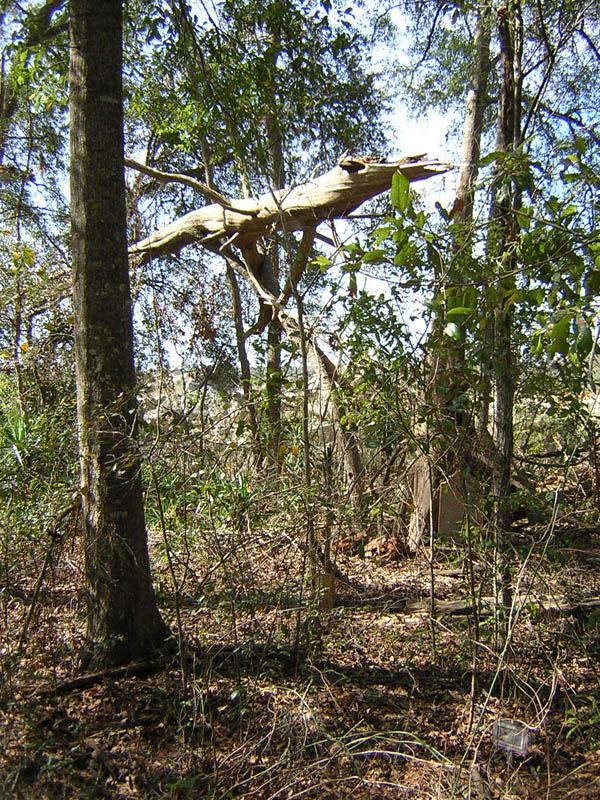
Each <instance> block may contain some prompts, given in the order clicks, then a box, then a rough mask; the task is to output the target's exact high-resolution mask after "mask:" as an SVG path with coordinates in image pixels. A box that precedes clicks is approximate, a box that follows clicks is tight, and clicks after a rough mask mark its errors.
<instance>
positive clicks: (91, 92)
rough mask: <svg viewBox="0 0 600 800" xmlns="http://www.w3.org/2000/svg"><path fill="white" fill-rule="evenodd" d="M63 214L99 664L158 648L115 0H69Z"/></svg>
mask: <svg viewBox="0 0 600 800" xmlns="http://www.w3.org/2000/svg"><path fill="white" fill-rule="evenodd" d="M70 10H71V21H70V38H71V41H70V69H69V79H70V114H71V224H72V237H73V238H72V248H73V309H74V319H75V323H74V327H75V330H74V334H75V366H76V378H77V414H78V423H79V447H80V460H81V482H82V497H83V507H84V520H85V532H84V548H85V576H86V588H87V606H88V617H87V638H88V640H89V644H90V650H91V656H90V661H91V664H92V665H93V666H95V667H100V666H106V665H115V664H120V663H125V662H127V661H130V660H132V659H136V658H139V657H142V656H146V655H148V654H150V653H152V652H154V651H155V650H156V649H157V648H158V647H159V646H160V645H161V643H162V642H163V640H164V639H165V637H166V636H167V635H168V630H167V628H166V626H165V624H164V622H163V621H162V619H161V617H160V614H159V612H158V609H157V607H156V602H155V597H154V592H153V589H152V582H151V579H150V564H149V559H148V550H147V540H146V528H145V521H144V509H143V504H142V485H141V478H140V457H139V452H138V449H137V446H136V441H135V438H136V424H135V420H136V398H135V369H134V356H133V333H132V317H131V298H130V286H129V270H128V261H127V242H126V230H125V220H126V214H125V183H124V177H123V166H124V164H123V95H122V77H121V68H122V64H121V59H122V6H121V0H71V5H70Z"/></svg>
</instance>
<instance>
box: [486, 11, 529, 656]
mask: <svg viewBox="0 0 600 800" xmlns="http://www.w3.org/2000/svg"><path fill="white" fill-rule="evenodd" d="M498 33H499V38H500V62H501V68H502V71H501V87H500V103H499V106H498V123H497V137H496V149H497V150H499V151H504V152H509V151H513V150H516V149H517V148H518V147H519V146H520V143H521V142H520V136H521V103H522V100H521V91H522V74H521V55H522V20H521V8H520V3H519V0H513V2H512V3H511V4H510V7H503V8H501V9H499V10H498ZM498 177H499V179H500V180H501V181H502V189H501V191H498V190H496V193H495V196H494V200H493V203H492V209H491V225H492V229H491V233H492V241H491V248H490V254H491V255H494V256H495V257H496V263H497V275H496V279H497V286H498V292H497V294H498V300H497V303H496V308H495V313H494V351H493V359H492V366H493V381H494V444H495V448H496V458H495V460H494V468H493V470H492V491H493V497H494V514H493V525H494V542H495V557H496V559H497V564H496V570H495V577H496V598H497V605H498V608H499V609H501V610H502V612H503V613H502V618H501V619H500V623H501V624H500V625H499V627H498V631H499V633H500V642H499V643H500V644H503V642H504V640H505V637H506V634H507V632H508V619H507V617H508V614H509V611H510V605H511V601H512V588H511V581H510V571H509V565H508V556H507V553H506V544H505V535H506V530H507V529H508V527H509V525H510V506H509V494H510V481H511V474H512V459H513V444H514V437H513V404H514V376H513V369H514V367H513V359H512V318H513V310H512V304H511V303H510V298H511V295H512V293H513V291H514V289H515V285H514V273H515V267H516V260H515V255H514V252H513V242H514V240H515V237H516V235H517V231H518V224H517V221H516V218H515V212H516V210H517V209H518V206H519V192H518V189H517V187H516V184H515V182H514V180H513V179H512V178H509V177H508V176H505V175H502V173H501V172H500V171H499V175H498ZM494 239H495V241H494Z"/></svg>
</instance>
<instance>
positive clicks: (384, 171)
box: [129, 155, 451, 262]
mask: <svg viewBox="0 0 600 800" xmlns="http://www.w3.org/2000/svg"><path fill="white" fill-rule="evenodd" d="M129 164H130V165H131V166H134V165H135V162H131V161H130V162H129ZM134 168H135V166H134ZM449 169H451V165H449V164H444V163H441V162H439V161H436V160H428V159H426V158H424V156H411V157H408V158H404V159H401V160H399V161H394V162H386V161H380V160H378V159H373V158H359V157H357V156H348V155H346V156H343V157H342V158H341V159H340V160H339V162H338V164H337V165H336V166H335V167H334V168H333V169H332V170H329V172H326V173H324V174H323V175H320V176H319V177H317V178H314V179H311V180H309V181H306V182H305V183H302V184H300V185H298V186H293V187H290V188H285V189H280V190H274V191H272V192H269V193H266V194H262V195H260V196H259V197H256V198H247V199H238V200H230V199H229V198H223V200H224V201H225V202H224V203H218V202H217V203H212V204H210V205H207V206H204V207H203V208H199V209H197V210H195V211H191V212H189V213H188V214H185V215H184V216H182V217H180V218H179V219H177V220H175V221H174V222H172V223H171V224H169V225H167V226H166V227H164V228H161V229H160V230H158V231H155V232H154V233H153V234H151V235H150V236H148V237H147V238H146V239H142V240H141V241H139V242H136V243H135V244H133V245H132V246H131V247H130V248H129V253H130V256H131V257H133V258H135V260H136V261H139V262H144V261H147V260H149V259H150V258H153V257H157V256H162V255H166V254H169V253H178V252H179V251H180V250H181V248H182V247H185V246H186V245H189V244H192V243H194V242H197V243H200V244H202V245H205V246H208V247H209V249H211V250H215V249H216V250H217V251H222V250H224V249H225V248H226V247H228V246H229V245H235V246H236V247H238V248H240V250H241V251H242V254H243V255H244V258H245V260H247V259H246V253H245V252H244V251H245V250H246V251H247V250H248V249H250V250H252V249H253V248H254V246H255V244H256V242H257V241H258V240H259V239H260V238H261V237H263V236H268V235H270V234H272V233H273V232H274V231H275V230H280V231H281V230H283V231H298V230H302V231H304V230H310V229H314V228H315V227H316V226H317V225H319V224H320V223H321V222H324V221H325V220H328V219H336V218H340V217H344V216H347V215H348V214H349V213H350V212H352V211H354V210H355V209H356V208H358V207H359V206H360V205H362V204H363V203H364V202H365V201H366V200H370V199H371V198H373V197H376V196H377V195H379V194H381V193H382V192H384V191H386V190H388V189H389V188H390V187H391V184H392V178H393V176H394V173H396V172H400V173H402V174H403V175H404V176H405V177H406V178H408V180H409V181H411V182H413V181H419V180H424V179H426V178H430V177H432V176H434V175H439V174H441V173H443V172H447V171H448V170H449ZM162 177H163V178H164V179H167V178H168V173H162ZM171 179H176V176H171ZM186 182H187V183H189V181H186ZM232 209H235V210H232Z"/></svg>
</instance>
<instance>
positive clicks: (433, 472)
mask: <svg viewBox="0 0 600 800" xmlns="http://www.w3.org/2000/svg"><path fill="white" fill-rule="evenodd" d="M490 34H491V13H490V8H489V6H487V5H486V4H485V3H481V4H480V8H479V13H478V17H477V27H476V30H475V37H474V46H475V47H474V54H473V66H472V73H471V85H470V88H469V92H468V95H467V101H466V111H465V122H464V127H463V144H462V159H461V168H460V174H459V180H458V186H457V190H456V198H455V200H454V208H453V217H454V221H455V223H461V226H460V230H459V233H458V234H457V236H456V240H455V242H454V259H455V260H456V262H457V264H458V268H459V270H460V265H461V262H463V263H464V262H465V261H468V260H469V259H470V257H471V250H472V247H471V238H472V232H471V224H472V221H473V197H474V192H475V184H476V182H477V175H478V172H479V157H480V149H481V132H482V127H483V116H484V112H485V108H486V105H487V103H488V97H487V86H488V78H489V74H490ZM452 321H453V322H454V323H457V324H460V322H461V319H460V318H458V317H457V316H453V317H452ZM444 327H445V319H444V315H443V314H440V315H439V317H438V318H437V319H436V320H435V321H434V323H433V324H432V326H431V329H430V332H429V335H428V340H429V344H430V351H429V353H430V355H429V358H428V363H427V369H428V371H429V373H430V374H431V376H432V378H431V379H430V385H432V386H433V389H434V390H433V398H432V400H433V402H434V403H435V406H436V408H437V410H438V411H439V412H440V415H439V417H440V418H439V420H438V422H439V423H440V424H444V418H447V417H448V415H449V414H451V415H452V417H453V419H452V422H453V428H454V437H455V440H456V444H455V445H453V446H452V448H446V451H447V454H446V456H445V457H444V459H443V463H441V464H439V466H440V467H442V466H443V468H444V471H445V472H446V473H449V474H452V473H454V472H455V471H456V469H457V468H459V467H460V466H461V464H460V461H461V447H464V446H466V445H467V441H468V437H467V436H466V435H465V431H464V430H463V428H464V424H465V416H466V415H465V414H464V412H463V411H462V410H458V411H456V410H454V411H452V412H449V411H448V408H449V407H453V408H454V407H455V406H456V400H457V398H458V397H459V396H460V395H465V396H466V387H465V385H464V381H463V380H462V379H461V374H462V362H463V360H464V344H463V342H462V340H461V342H459V343H453V342H451V341H449V339H448V337H446V336H444V333H443V330H444ZM425 427H426V428H427V431H426V430H425ZM419 438H420V439H423V440H424V441H423V450H422V452H421V453H420V455H419V456H418V457H417V459H416V461H415V464H414V467H413V471H412V491H413V511H412V514H411V518H410V521H409V530H408V539H407V545H408V548H409V549H410V550H413V551H414V550H416V549H417V548H418V547H419V546H420V545H421V543H422V542H423V541H424V540H425V539H426V538H427V537H428V536H429V534H430V531H431V530H434V531H437V529H438V527H439V526H440V525H442V526H444V525H445V520H444V519H440V518H439V512H440V483H441V481H442V475H441V471H440V469H439V468H438V465H437V464H433V463H432V460H433V461H435V462H437V461H438V458H439V455H440V454H439V453H436V452H432V451H431V449H430V444H431V441H430V426H424V429H423V431H421V432H420V434H419ZM450 452H451V453H452V454H453V459H452V460H453V462H454V463H449V455H448V454H449V453H450ZM455 494H456V492H455V491H453V492H450V493H448V498H450V497H454V496H455ZM457 502H458V500H457ZM443 513H444V512H443V509H442V516H443ZM450 516H451V517H452V518H454V517H455V516H456V513H453V514H451V515H450ZM449 524H450V523H449Z"/></svg>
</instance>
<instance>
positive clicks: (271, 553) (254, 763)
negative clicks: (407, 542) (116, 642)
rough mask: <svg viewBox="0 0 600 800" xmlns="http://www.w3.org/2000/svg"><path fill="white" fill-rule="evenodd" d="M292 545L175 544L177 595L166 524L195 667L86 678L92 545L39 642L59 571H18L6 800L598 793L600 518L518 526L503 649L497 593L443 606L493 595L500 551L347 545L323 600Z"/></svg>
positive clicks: (2, 708)
mask: <svg viewBox="0 0 600 800" xmlns="http://www.w3.org/2000/svg"><path fill="white" fill-rule="evenodd" d="M293 538H294V537H293V536H291V535H290V532H289V530H288V531H286V532H285V534H283V533H273V534H269V535H267V534H264V535H261V536H258V535H257V534H255V533H254V534H250V533H247V534H244V535H242V534H240V533H238V534H236V535H235V537H234V536H233V535H231V536H230V537H229V539H228V538H227V537H225V536H221V537H219V536H216V537H213V538H212V539H211V541H210V543H208V542H202V541H199V540H195V541H194V543H193V547H192V546H191V545H190V541H181V540H178V543H177V547H175V546H173V551H174V554H175V562H174V567H175V570H176V573H177V579H178V581H179V593H178V602H177V603H176V602H175V595H174V592H173V590H172V587H171V584H170V580H169V568H168V564H167V562H166V559H165V557H164V549H163V548H162V546H161V543H160V536H156V537H154V536H153V537H152V557H153V563H154V573H155V577H156V586H157V595H158V598H159V604H160V607H161V611H162V613H163V615H164V617H165V618H166V619H167V621H168V622H169V624H170V626H171V628H172V629H173V630H174V631H177V629H178V625H177V613H178V614H179V619H180V626H181V633H182V634H183V638H184V639H185V642H186V643H187V644H186V649H187V656H186V659H185V661H184V662H183V663H184V668H183V669H182V667H181V662H177V661H173V660H172V661H171V662H170V663H165V664H163V665H162V666H157V665H156V664H150V665H146V671H147V674H145V675H144V674H141V673H142V672H143V669H142V668H139V669H138V673H140V674H130V675H125V676H123V675H119V674H116V673H113V674H107V675H104V676H102V677H99V678H98V679H94V680H92V681H91V682H90V685H87V686H82V685H79V686H77V685H74V684H72V683H71V684H69V683H68V681H69V680H71V679H72V678H74V677H76V676H77V674H78V672H77V657H78V652H79V650H80V648H81V645H82V641H83V631H84V621H85V620H84V607H85V604H84V596H83V590H82V580H81V559H80V555H81V554H80V553H79V550H78V543H77V540H76V539H73V540H70V541H63V542H62V544H61V546H60V547H59V548H57V549H56V553H55V557H54V562H53V565H52V566H51V568H50V569H49V570H48V572H47V575H46V578H45V581H44V584H43V586H42V589H41V591H40V593H39V596H38V598H37V601H36V603H35V607H34V608H33V613H32V616H31V621H30V624H29V627H28V630H27V631H26V633H25V635H24V636H22V644H21V648H20V650H19V648H18V642H19V638H20V636H21V635H22V632H23V630H24V626H25V625H26V619H27V616H28V614H29V613H30V611H31V609H32V604H31V597H32V592H33V589H34V584H35V576H36V574H39V569H40V567H41V565H40V564H38V565H37V567H36V569H37V570H38V573H36V572H35V570H33V569H32V572H31V575H32V577H30V578H29V580H26V579H25V578H24V577H23V579H22V580H18V579H17V577H18V576H16V577H15V581H14V583H13V585H12V586H11V587H10V588H7V587H4V591H3V594H2V597H1V605H0V613H1V615H2V625H1V631H0V654H1V657H2V667H1V673H0V675H1V678H2V686H1V691H0V797H2V798H32V799H33V798H35V800H43V799H44V798H215V799H216V798H219V799H220V798H233V797H236V798H237V797H240V798H242V797H243V798H260V799H261V800H262V799H264V800H267V799H269V800H283V798H289V799H290V800H291V799H292V798H301V797H302V798H319V800H327V799H328V798H331V799H332V800H333V798H350V797H351V798H361V799H362V798H364V800H366V799H367V798H369V799H370V800H374V799H375V800H376V799H377V798H382V799H383V798H404V797H406V798H444V799H445V798H470V797H472V798H489V799H491V798H505V799H508V798H540V799H541V798H580V799H581V800H583V798H586V799H590V798H591V799H593V798H600V614H599V613H598V610H597V609H595V608H594V607H593V604H592V605H591V606H590V607H586V606H585V604H584V605H581V601H582V600H585V598H589V597H595V598H598V597H599V596H600V569H599V566H600V548H599V544H600V535H599V531H594V530H590V529H589V528H588V529H587V530H586V531H585V532H582V531H581V530H580V529H577V528H576V527H574V526H573V525H571V527H570V528H567V527H563V528H560V527H559V528H557V529H556V530H555V531H554V535H553V538H552V545H551V547H550V546H548V540H547V539H546V540H544V535H543V532H536V533H529V534H528V535H524V534H520V535H519V536H515V540H514V542H513V546H514V553H515V564H514V568H513V583H514V584H515V585H516V586H517V587H518V603H517V605H516V606H515V608H516V609H518V610H516V611H515V613H514V614H513V615H512V618H511V628H512V629H511V636H510V640H509V644H508V646H507V647H506V649H505V651H504V653H503V654H502V656H501V657H498V656H497V655H496V650H495V648H494V623H493V616H491V615H487V616H486V613H485V611H486V609H485V606H484V610H483V613H482V615H481V618H480V619H479V625H478V627H476V625H475V620H474V617H473V614H472V613H462V614H456V613H446V614H439V613H436V616H435V619H434V620H433V621H432V618H431V615H430V599H429V598H430V587H431V581H432V576H433V583H434V590H435V597H436V598H437V599H438V600H440V601H441V600H445V601H447V600H461V599H465V600H468V598H469V592H470V588H469V587H471V589H472V588H473V586H474V587H475V590H476V591H477V592H480V593H481V594H482V596H487V595H489V594H490V586H489V583H490V575H489V570H487V569H486V567H485V558H484V557H483V556H482V557H481V558H478V559H477V560H476V562H475V569H474V572H473V575H472V581H471V576H470V572H469V571H467V573H466V574H463V573H464V565H463V563H462V560H461V559H462V556H459V553H460V552H461V551H460V550H459V549H458V547H456V548H455V547H453V546H448V547H446V548H445V549H441V550H440V551H439V552H438V553H437V554H436V557H435V561H434V563H433V564H431V563H430V561H429V560H428V558H427V555H426V554H422V555H420V556H418V557H416V558H402V557H399V556H398V557H396V556H394V554H390V553H389V552H388V551H387V550H386V549H385V548H384V551H383V552H382V553H381V554H379V555H377V554H372V555H371V556H370V557H367V558H360V557H359V556H358V555H357V554H350V555H340V557H339V559H338V563H339V566H340V570H341V573H342V574H343V576H344V577H343V579H342V580H339V581H338V584H337V590H338V596H337V602H336V605H335V607H334V609H333V610H332V611H331V612H325V611H319V609H318V608H317V607H314V606H313V607H312V608H311V607H308V608H307V607H306V605H305V604H304V603H301V604H299V600H298V587H299V586H300V585H301V581H300V580H299V574H298V570H299V569H300V568H301V566H302V564H301V562H302V558H301V555H300V554H301V548H299V547H297V546H296V545H294V544H293ZM536 542H537V544H534V543H536ZM209 544H210V546H208V545H209ZM542 552H543V558H542ZM219 554H220V556H219ZM557 599H560V601H561V602H562V603H563V605H570V607H572V611H569V609H565V608H564V607H563V608H559V607H558V606H557V604H556V602H554V604H553V601H556V600H557ZM559 605H560V604H559ZM299 606H302V607H301V609H300V610H299ZM474 642H476V643H475V644H474ZM296 644H300V647H299V649H298V650H297V651H296V650H295V645H296ZM498 719H510V720H517V721H520V722H522V723H525V724H526V725H527V726H528V732H529V744H528V748H527V753H526V755H524V756H516V755H515V756H513V757H512V758H511V757H510V756H509V755H508V753H507V752H506V751H504V750H502V749H501V748H499V747H497V746H495V744H494V742H493V736H492V731H493V727H494V722H495V721H497V720H498Z"/></svg>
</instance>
